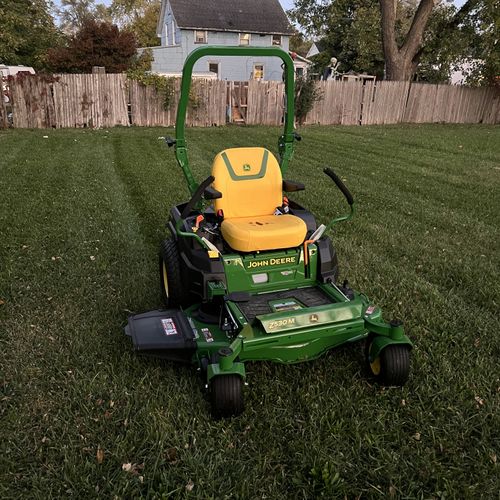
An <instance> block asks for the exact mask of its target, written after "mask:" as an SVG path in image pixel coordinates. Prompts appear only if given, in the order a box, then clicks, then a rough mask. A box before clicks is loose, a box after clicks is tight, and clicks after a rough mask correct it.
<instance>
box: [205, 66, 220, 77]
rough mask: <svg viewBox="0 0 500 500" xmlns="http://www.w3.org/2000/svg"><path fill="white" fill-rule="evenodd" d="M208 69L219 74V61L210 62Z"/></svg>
mask: <svg viewBox="0 0 500 500" xmlns="http://www.w3.org/2000/svg"><path fill="white" fill-rule="evenodd" d="M208 71H209V72H210V73H215V74H216V75H217V77H218V76H219V63H208Z"/></svg>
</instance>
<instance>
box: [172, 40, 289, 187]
mask: <svg viewBox="0 0 500 500" xmlns="http://www.w3.org/2000/svg"><path fill="white" fill-rule="evenodd" d="M205 56H242V57H245V56H248V57H279V58H280V59H281V60H282V61H283V63H284V80H285V95H286V110H285V126H284V131H283V135H282V136H281V137H280V138H279V142H278V149H279V156H280V168H281V172H282V174H283V175H284V174H285V172H286V170H287V168H288V163H289V162H290V160H291V159H292V156H293V141H294V140H295V139H297V138H298V136H297V135H296V134H295V133H294V130H293V123H294V68H293V61H292V58H291V57H290V55H289V54H288V53H287V52H285V51H284V50H282V49H280V48H278V47H230V46H208V47H200V48H199V49H195V50H193V52H191V53H190V54H189V56H188V57H187V59H186V61H185V63H184V68H183V70H182V82H181V97H180V100H179V105H178V107H177V119H176V122H175V141H173V140H172V139H167V144H168V145H169V146H173V145H175V156H176V159H177V163H178V164H179V166H180V167H181V168H182V171H183V172H184V176H185V177H186V180H187V183H188V188H189V191H190V193H191V194H193V193H194V192H195V191H196V189H197V188H198V183H197V182H196V181H195V180H194V177H193V174H192V172H191V169H190V168H189V160H188V156H187V147H186V138H185V125H186V113H187V107H188V103H189V91H190V88H191V77H192V75H193V67H194V65H195V63H196V62H197V61H198V60H199V59H201V58H202V57H205Z"/></svg>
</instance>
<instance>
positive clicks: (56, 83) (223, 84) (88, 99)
mask: <svg viewBox="0 0 500 500" xmlns="http://www.w3.org/2000/svg"><path fill="white" fill-rule="evenodd" d="M9 87H10V101H11V102H10V105H11V107H12V113H13V126H14V127H18V128H51V127H54V128H60V127H91V128H101V127H112V126H115V125H137V126H172V125H174V124H175V110H176V109H177V102H178V98H179V91H180V82H179V81H178V80H177V81H176V82H175V83H174V85H173V97H172V98H171V99H170V102H168V106H167V107H165V96H164V95H162V94H161V93H159V92H157V91H156V90H155V89H154V88H153V87H151V86H144V85H142V84H140V83H138V82H136V81H131V80H127V78H126V76H125V75H122V74H115V75H113V74H93V75H54V76H45V75H22V76H21V77H18V78H14V79H10V80H9ZM318 87H319V89H320V91H321V94H322V99H321V100H320V101H318V102H316V103H315V104H314V106H313V108H312V110H311V111H310V112H309V114H308V115H307V117H306V120H305V124H320V125H375V124H395V123H439V122H442V123H490V124H495V123H500V92H499V90H498V89H494V88H477V89H476V88H468V87H460V86H451V85H431V84H421V83H411V84H410V83H409V82H386V81H382V82H367V83H363V82H341V81H338V82H337V81H332V82H318ZM283 111H284V86H283V84H282V83H281V82H257V81H250V82H227V81H220V80H196V81H195V82H194V83H193V90H192V92H191V97H190V106H189V108H188V113H187V125H188V126H199V127H209V126H213V125H224V124H226V123H246V124H249V125H257V124H262V125H280V124H281V123H282V117H283ZM6 115H7V111H6V108H5V105H4V103H2V104H1V105H0V127H2V126H6V124H7V118H6Z"/></svg>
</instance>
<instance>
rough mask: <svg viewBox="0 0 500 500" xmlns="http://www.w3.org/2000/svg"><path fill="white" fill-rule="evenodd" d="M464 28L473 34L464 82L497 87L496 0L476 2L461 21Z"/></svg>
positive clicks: (499, 7) (499, 23)
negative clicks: (467, 70) (469, 65)
mask: <svg viewBox="0 0 500 500" xmlns="http://www.w3.org/2000/svg"><path fill="white" fill-rule="evenodd" d="M464 29H469V31H472V32H473V33H474V35H473V37H471V43H470V45H469V47H470V50H469V54H468V55H469V57H468V60H469V62H470V64H471V68H470V70H469V72H468V75H467V80H466V81H467V83H470V84H472V85H495V86H500V1H499V0H478V1H477V3H476V6H475V8H474V9H472V10H471V12H470V14H469V16H467V18H466V19H465V21H464Z"/></svg>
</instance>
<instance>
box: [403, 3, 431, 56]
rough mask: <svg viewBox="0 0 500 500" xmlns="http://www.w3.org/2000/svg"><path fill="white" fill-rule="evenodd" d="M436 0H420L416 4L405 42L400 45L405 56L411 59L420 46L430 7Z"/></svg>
mask: <svg viewBox="0 0 500 500" xmlns="http://www.w3.org/2000/svg"><path fill="white" fill-rule="evenodd" d="M437 1H438V0H421V1H420V3H419V4H418V7H417V11H416V12H415V15H414V16H413V21H412V23H411V26H410V29H409V30H408V34H407V35H406V39H405V42H404V43H403V45H402V47H401V52H404V53H405V54H406V56H407V57H409V58H410V59H413V57H414V56H415V54H416V53H417V52H418V50H419V49H420V47H421V46H422V42H423V39H424V31H425V28H426V26H427V22H428V21H429V17H430V15H431V13H432V9H433V8H434V5H435V4H436V3H437Z"/></svg>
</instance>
